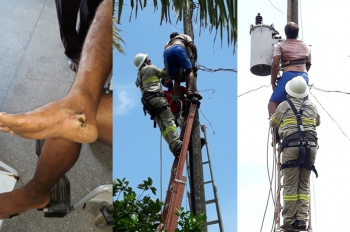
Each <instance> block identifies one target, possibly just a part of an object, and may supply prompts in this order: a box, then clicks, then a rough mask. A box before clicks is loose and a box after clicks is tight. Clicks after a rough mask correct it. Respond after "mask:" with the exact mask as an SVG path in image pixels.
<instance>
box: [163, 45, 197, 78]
mask: <svg viewBox="0 0 350 232" xmlns="http://www.w3.org/2000/svg"><path fill="white" fill-rule="evenodd" d="M163 58H164V61H165V66H166V68H167V70H168V73H169V75H170V76H173V75H174V74H175V73H176V72H177V71H179V69H180V68H183V69H191V68H192V65H191V62H190V59H189V57H188V55H187V53H186V50H185V49H184V48H183V47H181V46H180V45H173V46H171V47H170V48H168V49H167V50H165V51H164V54H163Z"/></svg>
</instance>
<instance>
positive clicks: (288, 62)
mask: <svg viewBox="0 0 350 232" xmlns="http://www.w3.org/2000/svg"><path fill="white" fill-rule="evenodd" d="M281 64H282V68H285V67H288V66H290V65H299V64H306V58H302V59H298V60H282V61H281Z"/></svg>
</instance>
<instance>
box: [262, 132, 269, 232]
mask: <svg viewBox="0 0 350 232" xmlns="http://www.w3.org/2000/svg"><path fill="white" fill-rule="evenodd" d="M269 139H270V126H269V130H268V134H267V151H266V157H267V173H268V176H269V182H270V172H269V162H268V160H269ZM270 187H271V186H270ZM270 194H271V191H270V189H269V194H268V196H267V202H266V207H265V211H264V216H263V220H262V223H261V227H260V232H262V229H263V226H264V221H265V216H266V211H267V208H268V206H269V201H270Z"/></svg>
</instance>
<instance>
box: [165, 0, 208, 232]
mask: <svg viewBox="0 0 350 232" xmlns="http://www.w3.org/2000/svg"><path fill="white" fill-rule="evenodd" d="M186 3H187V4H185V8H184V14H183V17H184V18H183V22H184V34H186V35H188V36H190V37H191V38H192V40H194V34H193V28H192V13H193V7H194V6H195V5H194V3H193V1H192V0H188V1H186ZM194 51H196V50H191V51H189V50H188V51H187V53H188V55H189V57H190V59H191V65H192V71H193V75H194V77H192V80H190V78H189V76H186V78H187V79H186V78H185V79H186V82H187V91H188V94H189V93H192V94H193V93H195V94H194V96H192V98H191V105H190V109H189V112H188V115H186V116H185V118H184V120H183V125H182V127H181V135H180V138H183V143H182V149H181V153H180V157H175V161H174V164H173V167H172V170H171V177H170V182H169V187H168V191H167V196H166V199H165V205H164V208H163V213H162V217H163V222H164V225H161V226H160V227H159V230H160V231H161V230H162V229H166V230H168V231H175V229H176V227H177V220H178V216H177V215H176V214H174V213H176V212H178V211H179V210H180V208H181V202H182V198H183V195H184V189H185V184H186V178H185V177H183V176H182V173H183V169H184V165H185V161H186V159H187V151H188V150H189V158H188V160H189V166H190V168H189V170H190V173H189V176H190V189H191V193H190V202H191V204H190V206H191V212H192V213H193V214H195V215H197V214H200V213H205V212H206V207H205V194H204V178H203V164H202V153H201V139H200V123H199V116H198V107H199V100H200V98H201V96H200V95H199V94H197V92H196V89H197V84H196V80H197V68H196V60H197V54H193V53H195V52H194ZM190 75H191V74H190ZM175 91H176V89H175ZM203 231H207V225H206V222H205V224H204V227H203Z"/></svg>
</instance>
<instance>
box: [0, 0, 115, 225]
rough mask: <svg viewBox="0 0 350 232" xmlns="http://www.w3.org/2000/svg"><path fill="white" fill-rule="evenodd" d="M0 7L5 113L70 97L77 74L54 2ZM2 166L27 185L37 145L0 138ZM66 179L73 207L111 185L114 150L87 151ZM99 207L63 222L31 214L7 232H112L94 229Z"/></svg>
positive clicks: (0, 93) (30, 0)
mask: <svg viewBox="0 0 350 232" xmlns="http://www.w3.org/2000/svg"><path fill="white" fill-rule="evenodd" d="M0 6H1V7H0V111H2V112H8V113H20V112H26V111H30V110H33V109H35V108H37V107H40V106H43V105H44V104H46V103H48V102H50V101H53V100H56V99H59V98H61V97H63V96H65V95H66V94H67V93H68V91H69V89H70V87H71V85H72V82H73V80H74V78H75V73H74V72H72V71H71V70H70V69H69V68H68V62H67V58H66V56H65V55H64V53H63V46H62V43H61V40H60V35H59V28H58V22H57V14H56V7H55V1H53V0H19V1H5V0H0ZM0 160H1V161H3V162H5V163H7V164H8V165H10V166H12V167H13V168H15V169H17V170H18V171H19V173H20V175H21V178H22V181H23V182H24V183H26V182H27V181H28V180H29V179H30V178H31V177H32V176H33V174H34V172H35V168H36V163H37V160H38V158H37V156H36V154H35V141H34V140H27V139H23V138H20V137H17V136H12V135H10V134H4V133H0ZM67 176H68V178H69V180H70V182H71V201H72V203H74V202H75V201H77V200H79V199H80V198H81V197H82V196H84V195H85V194H86V193H88V192H89V190H91V189H93V188H94V187H96V186H98V185H101V184H110V183H112V149H111V148H110V147H107V146H104V145H102V144H99V143H93V144H85V145H83V149H82V151H81V154H80V158H79V160H78V162H77V163H76V165H75V166H74V167H73V168H72V169H71V170H70V171H69V172H68V173H67ZM17 187H18V186H17ZM0 204H1V202H0ZM99 207H100V204H97V203H88V204H87V207H86V208H85V209H84V210H83V209H77V210H75V211H73V212H72V213H71V214H69V215H68V216H66V217H64V218H63V219H56V218H44V216H43V212H40V211H37V210H30V211H28V212H26V213H24V214H22V215H20V216H18V217H14V218H12V219H9V220H5V223H4V226H3V230H2V231H6V232H11V231H13V232H33V231H39V232H40V231H45V232H47V231H55V232H59V231H79V232H81V231H84V232H85V231H112V228H111V227H109V228H105V229H97V228H96V227H95V226H94V220H95V217H96V216H97V215H98V214H99Z"/></svg>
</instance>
